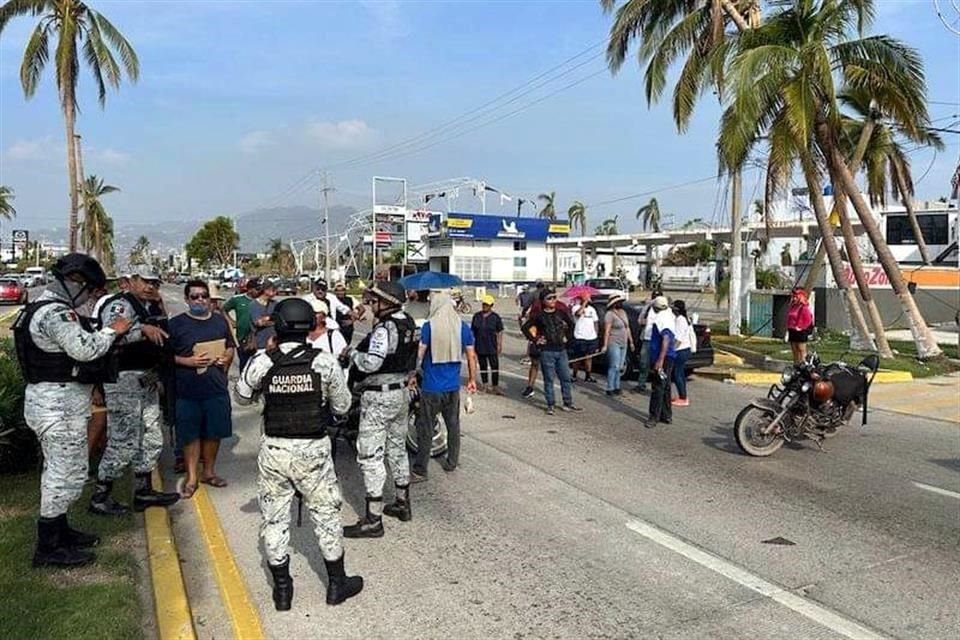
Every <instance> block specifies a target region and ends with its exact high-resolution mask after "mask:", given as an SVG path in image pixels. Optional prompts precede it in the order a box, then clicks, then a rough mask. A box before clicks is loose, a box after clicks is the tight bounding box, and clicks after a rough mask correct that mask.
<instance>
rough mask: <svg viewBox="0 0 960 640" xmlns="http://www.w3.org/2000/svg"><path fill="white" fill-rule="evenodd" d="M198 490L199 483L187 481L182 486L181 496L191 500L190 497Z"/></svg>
mask: <svg viewBox="0 0 960 640" xmlns="http://www.w3.org/2000/svg"><path fill="white" fill-rule="evenodd" d="M196 492H197V485H195V484H186V483H185V484H184V485H183V487H181V488H180V497H181V498H183V499H184V500H189V499H190V498H192V497H193V494H195V493H196Z"/></svg>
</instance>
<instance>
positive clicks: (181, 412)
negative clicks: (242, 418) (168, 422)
mask: <svg viewBox="0 0 960 640" xmlns="http://www.w3.org/2000/svg"><path fill="white" fill-rule="evenodd" d="M231 412H232V410H231V407H230V396H229V395H227V394H223V395H217V396H213V397H210V398H204V399H194V398H177V439H178V440H179V441H180V443H181V444H188V443H190V442H193V441H194V440H197V439H200V440H223V439H224V438H229V437H230V436H232V435H233V418H232V415H231Z"/></svg>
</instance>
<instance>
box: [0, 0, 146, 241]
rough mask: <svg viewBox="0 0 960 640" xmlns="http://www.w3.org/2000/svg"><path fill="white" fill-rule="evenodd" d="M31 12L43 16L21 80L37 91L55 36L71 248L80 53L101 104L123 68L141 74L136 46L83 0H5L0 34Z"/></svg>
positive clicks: (75, 199) (27, 88)
mask: <svg viewBox="0 0 960 640" xmlns="http://www.w3.org/2000/svg"><path fill="white" fill-rule="evenodd" d="M27 15H30V16H33V17H39V22H38V23H37V26H36V28H34V30H33V32H32V33H31V35H30V39H29V40H28V41H27V47H26V49H25V51H24V53H23V62H22V63H21V65H20V84H21V86H22V87H23V93H24V95H25V96H26V97H27V98H28V99H29V98H32V97H33V94H34V93H36V90H37V87H38V86H39V84H40V75H41V74H42V73H43V70H44V68H45V67H46V65H47V61H48V60H49V58H50V39H51V37H53V38H55V39H56V52H55V56H54V63H55V66H56V69H55V72H56V80H57V89H58V90H59V94H60V108H61V110H62V111H63V120H64V124H65V128H66V135H67V183H68V184H69V186H70V218H69V245H70V250H71V251H74V250H75V249H76V246H77V222H78V221H77V210H78V204H79V203H78V193H77V191H78V189H77V187H78V184H79V182H80V180H79V179H78V177H79V176H78V174H77V152H76V140H75V138H74V129H75V126H76V120H77V81H78V80H79V77H80V64H81V58H82V60H83V61H84V62H85V63H86V65H87V67H89V69H90V73H91V75H92V76H93V80H94V83H95V85H96V87H97V91H98V93H99V100H100V106H101V107H103V106H104V105H105V104H106V99H107V89H106V85H107V84H109V85H111V86H112V87H114V88H119V86H120V80H121V78H122V76H123V73H124V72H126V75H127V78H129V79H130V80H131V81H134V82H135V81H136V80H137V78H138V77H139V75H140V62H139V61H138V60H137V54H136V52H135V51H134V50H133V47H132V46H131V45H130V43H129V42H127V40H126V38H124V37H123V35H122V34H121V33H120V32H119V31H118V30H117V29H116V27H114V26H113V25H112V24H111V23H110V21H109V20H107V19H106V17H104V16H103V14H101V13H98V12H96V11H94V10H93V9H91V8H90V7H88V6H87V5H86V4H85V3H84V2H81V1H80V0H7V2H6V3H5V4H4V5H3V6H0V34H2V33H3V29H4V27H6V26H7V23H8V22H9V21H10V20H11V19H12V18H16V17H18V16H27ZM118 57H119V59H120V61H119V63H118V62H117V58H118ZM121 67H122V69H121Z"/></svg>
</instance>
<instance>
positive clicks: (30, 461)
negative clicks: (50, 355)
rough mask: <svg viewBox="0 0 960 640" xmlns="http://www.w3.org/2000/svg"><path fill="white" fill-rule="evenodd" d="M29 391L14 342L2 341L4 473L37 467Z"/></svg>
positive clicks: (0, 455) (0, 443)
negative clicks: (26, 401) (26, 409)
mask: <svg viewBox="0 0 960 640" xmlns="http://www.w3.org/2000/svg"><path fill="white" fill-rule="evenodd" d="M25 390H26V383H25V382H24V380H23V376H22V375H21V373H20V366H19V365H18V364H17V357H16V353H15V352H14V349H13V340H11V339H10V338H3V339H0V473H18V472H21V471H26V470H28V469H32V468H34V467H35V466H36V464H37V460H38V457H39V456H38V451H37V439H36V436H34V434H33V432H32V431H30V429H28V428H27V426H26V423H25V422H24V419H23V397H24V392H25Z"/></svg>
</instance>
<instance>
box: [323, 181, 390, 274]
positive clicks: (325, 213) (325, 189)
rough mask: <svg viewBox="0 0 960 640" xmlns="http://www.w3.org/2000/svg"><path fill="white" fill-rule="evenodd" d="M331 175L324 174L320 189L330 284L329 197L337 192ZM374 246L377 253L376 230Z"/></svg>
mask: <svg viewBox="0 0 960 640" xmlns="http://www.w3.org/2000/svg"><path fill="white" fill-rule="evenodd" d="M329 177H330V176H329V174H328V173H327V172H326V171H324V172H323V187H322V188H321V189H320V193H321V194H323V279H324V280H326V281H327V282H328V283H329V282H330V199H329V195H330V192H331V191H336V189H335V188H333V187H331V186H330V185H329V182H328V181H329ZM373 236H374V237H373V244H374V252H376V244H377V237H376V236H377V234H376V230H374V234H373Z"/></svg>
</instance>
